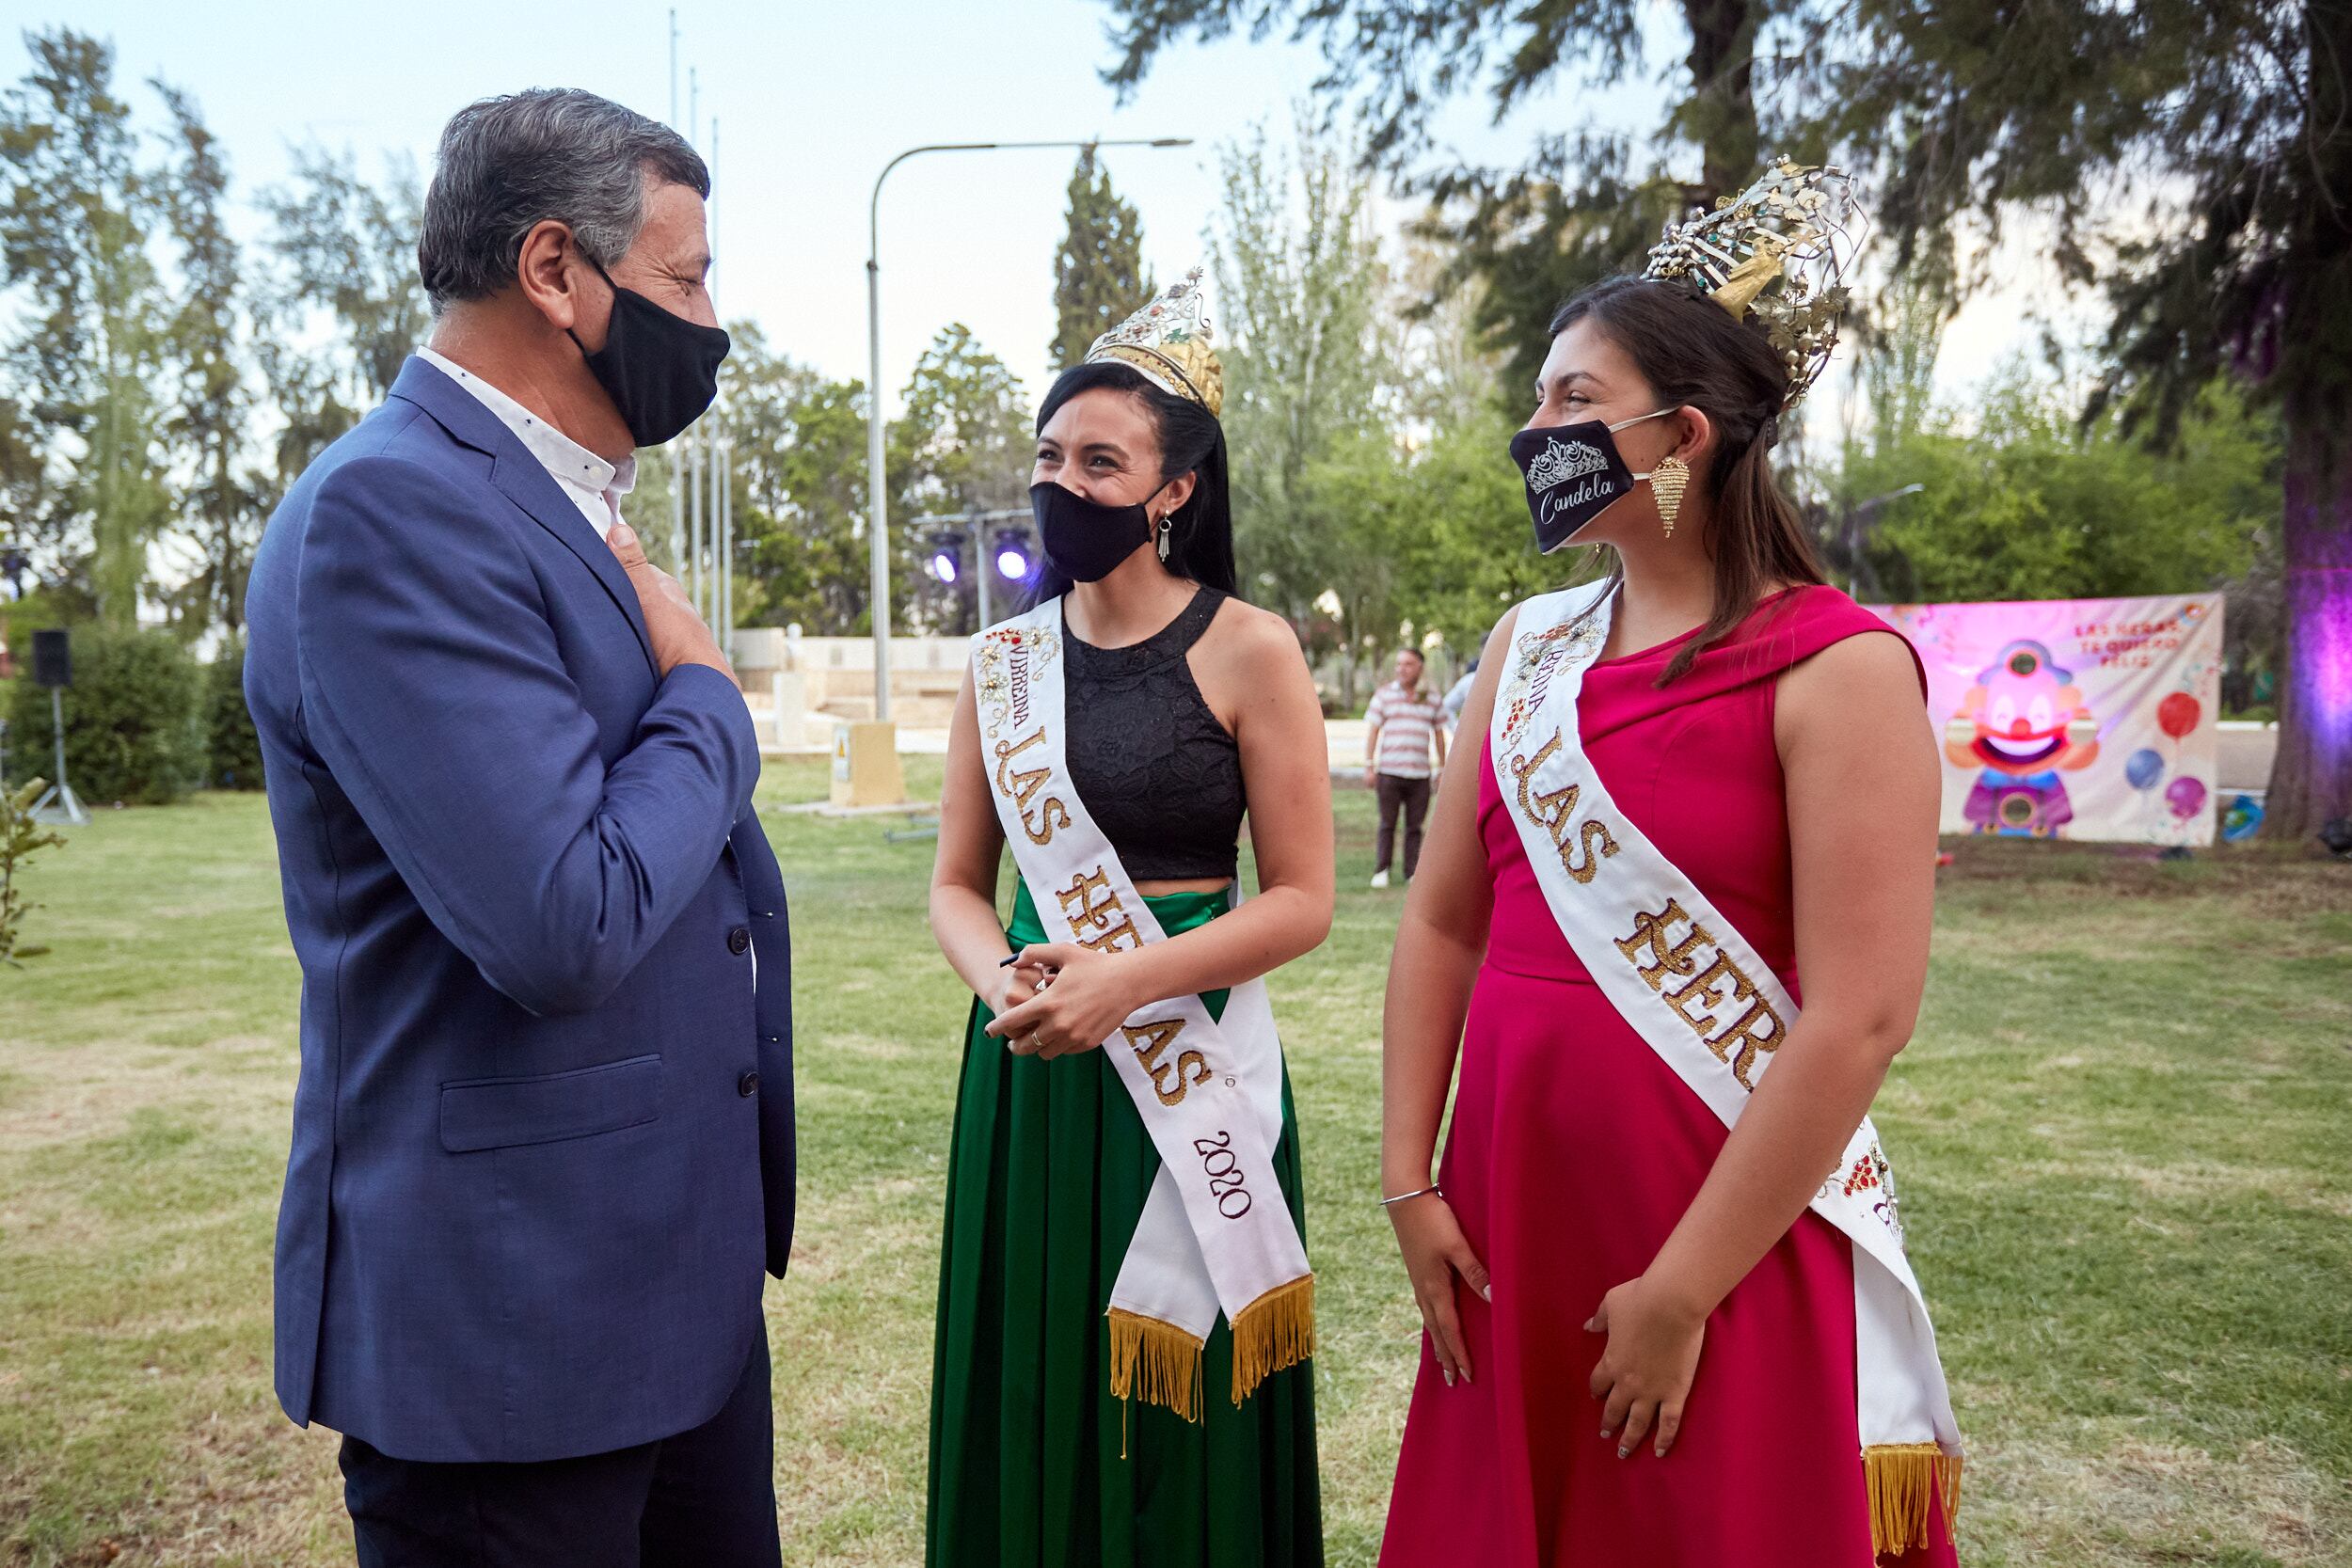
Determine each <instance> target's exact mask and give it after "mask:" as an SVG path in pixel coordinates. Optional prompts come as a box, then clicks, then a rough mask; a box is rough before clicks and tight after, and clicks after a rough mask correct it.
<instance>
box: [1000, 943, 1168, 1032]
mask: <svg viewBox="0 0 2352 1568" xmlns="http://www.w3.org/2000/svg"><path fill="white" fill-rule="evenodd" d="M1137 969H1138V966H1137V965H1136V963H1135V962H1134V961H1133V960H1132V959H1130V960H1126V961H1121V960H1120V958H1117V957H1116V956H1114V955H1111V954H1107V953H1097V952H1095V951H1094V950H1092V949H1091V948H1087V947H1080V946H1079V945H1078V944H1077V943H1075V942H1031V943H1030V944H1029V945H1028V946H1026V947H1024V948H1023V949H1021V951H1020V952H1018V953H1016V954H1014V955H1013V957H1012V962H1010V963H1009V964H1008V965H1007V966H1006V967H1005V970H1004V975H1005V978H1004V980H1003V982H1002V984H1001V985H1000V987H999V990H998V994H997V995H996V997H995V998H993V1011H994V1013H995V1014H996V1016H995V1017H994V1018H993V1019H991V1020H990V1021H989V1024H988V1032H989V1033H990V1034H992V1035H993V1036H995V1037H997V1038H998V1039H1001V1040H1003V1041H1005V1042H1006V1044H1007V1046H1008V1047H1009V1049H1010V1050H1011V1051H1012V1053H1013V1054H1014V1055H1016V1056H1043V1057H1049V1058H1050V1057H1054V1056H1065V1055H1068V1054H1069V1053H1072V1052H1073V1051H1091V1050H1093V1049H1094V1048H1095V1047H1096V1046H1098V1045H1101V1044H1102V1043H1103V1041H1104V1039H1106V1038H1108V1037H1109V1036H1110V1032H1111V1031H1112V1030H1114V1029H1116V1028H1118V1027H1119V1025H1120V1023H1121V1022H1123V1021H1124V1020H1125V1019H1126V1017H1127V1015H1128V1014H1130V1013H1132V1012H1134V1011H1135V1010H1136V1008H1137V1007H1140V1006H1143V1005H1144V1004H1145V1003H1147V1002H1150V1001H1152V1000H1153V998H1152V997H1149V996H1145V995H1142V994H1140V993H1139V991H1138V989H1137V987H1136V978H1135V977H1136V972H1137Z"/></svg>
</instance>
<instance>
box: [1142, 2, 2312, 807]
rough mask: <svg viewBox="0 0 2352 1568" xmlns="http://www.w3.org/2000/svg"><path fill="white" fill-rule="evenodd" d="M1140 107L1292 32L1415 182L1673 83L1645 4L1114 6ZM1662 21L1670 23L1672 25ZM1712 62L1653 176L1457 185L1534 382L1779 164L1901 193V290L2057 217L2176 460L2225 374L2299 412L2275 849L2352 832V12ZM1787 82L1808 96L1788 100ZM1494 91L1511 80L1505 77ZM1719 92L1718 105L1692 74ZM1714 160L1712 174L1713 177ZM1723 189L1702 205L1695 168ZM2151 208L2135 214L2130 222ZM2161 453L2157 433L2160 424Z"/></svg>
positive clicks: (1616, 171)
mask: <svg viewBox="0 0 2352 1568" xmlns="http://www.w3.org/2000/svg"><path fill="white" fill-rule="evenodd" d="M1110 4H1111V7H1112V10H1113V12H1114V15H1115V16H1116V17H1117V18H1118V19H1119V22H1118V25H1117V27H1116V30H1115V31H1116V40H1117V43H1118V46H1119V50H1120V58H1119V60H1118V62H1117V63H1116V64H1115V65H1114V66H1113V67H1112V68H1111V69H1110V70H1109V71H1107V72H1106V75H1107V76H1108V79H1109V80H1110V81H1112V82H1113V83H1114V84H1116V85H1118V86H1119V87H1121V88H1127V87H1133V86H1134V84H1135V83H1136V82H1137V81H1138V80H1140V78H1141V76H1142V75H1143V73H1144V72H1145V71H1147V70H1148V69H1149V67H1150V65H1151V62H1152V59H1153V58H1154V57H1155V55H1157V54H1158V52H1159V51H1160V50H1161V49H1163V48H1165V47H1167V46H1168V44H1169V43H1171V42H1172V41H1174V40H1178V39H1181V38H1184V37H1187V36H1192V37H1200V38H1215V37H1217V36H1220V35H1222V34H1224V33H1227V32H1230V31H1232V29H1234V28H1235V27H1236V26H1246V27H1248V28H1250V29H1252V30H1253V31H1255V32H1258V33H1263V32H1265V31H1267V30H1269V29H1271V28H1272V27H1274V26H1275V25H1277V24H1279V23H1280V22H1282V21H1284V20H1286V19H1287V20H1289V21H1291V22H1292V24H1293V26H1294V31H1295V32H1296V33H1298V34H1301V35H1304V34H1310V33H1311V34H1314V35H1317V36H1319V37H1320V38H1321V40H1322V41H1323V45H1324V51H1325V57H1326V59H1327V61H1328V62H1329V67H1330V69H1329V71H1327V75H1326V77H1325V80H1324V82H1323V84H1322V86H1323V87H1325V88H1326V89H1327V90H1328V91H1333V92H1351V91H1353V92H1359V93H1360V94H1361V95H1362V96H1363V97H1364V98H1365V100H1366V102H1367V103H1368V105H1369V107H1370V109H1371V111H1372V113H1373V116H1374V121H1375V130H1374V134H1373V138H1372V151H1373V153H1374V154H1375V156H1376V157H1380V158H1385V159H1387V160H1389V161H1390V162H1391V165H1392V166H1396V167H1399V168H1402V167H1403V166H1406V163H1408V162H1409V161H1410V159H1411V158H1412V157H1413V156H1415V155H1417V154H1418V153H1419V152H1421V151H1422V150H1424V149H1425V148H1426V145H1427V128H1428V124H1429V118H1430V116H1431V114H1432V113H1433V112H1434V110H1435V109H1436V108H1437V107H1438V105H1439V104H1441V103H1444V102H1446V101H1447V100H1448V99H1450V98H1451V97H1453V96H1454V95H1455V94H1456V93H1459V92H1464V91H1470V90H1475V89H1476V88H1477V87H1479V86H1481V85H1484V86H1485V87H1486V90H1487V92H1488V94H1489V96H1490V98H1491V101H1492V103H1493V104H1494V107H1495V109H1496V111H1497V113H1498V114H1501V113H1503V112H1506V111H1508V110H1509V109H1510V108H1511V107H1512V106H1513V105H1514V104H1515V103H1518V102H1520V101H1521V100H1522V99H1523V98H1524V97H1525V96H1526V95H1527V94H1529V93H1530V92H1531V91H1532V90H1533V89H1535V88H1537V87H1541V86H1544V85H1546V84H1548V83H1549V82H1551V81H1553V80H1554V79H1555V78H1556V77H1558V76H1559V75H1561V74H1563V73H1566V72H1569V71H1574V72H1577V73H1579V74H1581V76H1583V77H1585V78H1587V79H1589V78H1592V77H1607V76H1621V75H1623V74H1624V73H1625V72H1627V71H1629V70H1638V69H1639V68H1640V67H1641V64H1642V54H1641V51H1642V45H1643V43H1644V41H1645V39H1644V24H1645V20H1646V18H1647V17H1648V16H1649V15H1651V14H1653V8H1651V7H1649V6H1647V5H1645V4H1643V3H1641V0H1555V3H1549V4H1544V5H1539V6H1533V7H1528V6H1520V5H1517V4H1513V3H1509V0H1440V3H1438V4H1435V5H1430V4H1419V3H1406V0H1311V3H1310V0H1110ZM1659 9H1661V10H1662V9H1663V8H1659ZM1674 9H1675V11H1676V12H1677V13H1678V16H1679V20H1680V22H1681V24H1682V30H1683V33H1684V35H1685V36H1686V38H1687V41H1688V49H1687V52H1686V54H1685V56H1684V62H1683V64H1684V71H1683V72H1678V73H1677V77H1676V79H1675V85H1674V88H1673V90H1672V91H1671V92H1670V93H1669V95H1668V98H1667V102H1666V104H1665V107H1664V112H1663V113H1662V114H1661V119H1660V121H1659V123H1658V125H1657V126H1656V127H1654V128H1652V129H1651V130H1650V131H1649V132H1648V133H1646V135H1645V141H1646V149H1644V148H1643V147H1641V146H1639V145H1638V144H1637V143H1636V142H1635V141H1634V139H1633V138H1632V137H1630V136H1623V135H1597V134H1596V135H1581V136H1574V137H1571V136H1566V135H1551V136H1546V137H1543V138H1541V139H1539V140H1538V142H1537V143H1536V145H1535V147H1534V151H1533V153H1532V155H1531V157H1530V158H1529V159H1528V161H1527V162H1526V164H1525V165H1524V166H1522V167H1520V168H1518V169H1516V170H1506V171H1502V172H1501V173H1489V172H1487V171H1482V170H1477V169H1469V168H1451V169H1448V168H1439V169H1438V170H1437V171H1436V172H1434V173H1431V174H1428V175H1426V176H1424V178H1423V183H1424V184H1425V185H1426V187H1427V188H1428V189H1429V190H1430V191H1431V192H1432V193H1433V194H1434V195H1436V196H1438V198H1441V199H1443V200H1445V201H1448V202H1450V203H1453V204H1454V210H1455V211H1456V212H1457V213H1458V214H1460V216H1459V218H1458V229H1457V231H1458V232H1459V233H1460V234H1461V235H1462V236H1463V237H1464V239H1465V240H1466V242H1467V244H1466V247H1465V251H1464V255H1463V260H1462V268H1463V269H1464V270H1465V271H1466V272H1469V273H1472V274H1475V275H1477V276H1479V277H1483V278H1485V279H1486V282H1487V283H1488V285H1489V286H1490V289H1491V291H1492V293H1491V295H1490V300H1491V305H1492V309H1491V311H1490V314H1489V317H1488V320H1489V323H1490V325H1492V326H1493V327H1494V328H1495V329H1496V330H1498V331H1499V332H1502V333H1504V334H1506V335H1507V336H1508V339H1509V341H1510V342H1511V344H1512V347H1513V349H1514V352H1515V354H1516V356H1517V357H1518V360H1519V361H1520V362H1521V368H1526V367H1527V366H1528V365H1529V364H1531V363H1532V360H1533V358H1534V356H1535V355H1537V354H1538V353H1540V341H1541V333H1540V318H1541V314H1542V312H1543V311H1544V310H1545V309H1549V305H1550V303H1551V302H1552V301H1553V300H1555V299H1557V298H1558V297H1559V296H1560V295H1562V294H1563V293H1567V292H1568V291H1570V290H1572V289H1573V288H1575V287H1576V286H1578V285H1580V284H1581V283H1583V282H1585V281H1587V280H1588V279H1589V278H1591V277H1595V276H1597V275H1599V274H1601V273H1606V272H1613V271H1623V270H1627V269H1629V267H1630V266H1631V265H1632V264H1633V263H1634V261H1636V260H1637V259H1638V257H1639V255H1640V253H1641V251H1642V249H1643V248H1644V247H1645V246H1646V245H1647V244H1648V243H1649V240H1650V237H1651V236H1653V235H1654V234H1655V233H1656V231H1657V228H1658V220H1659V219H1660V218H1661V217H1663V216H1667V215H1670V214H1672V213H1674V212H1675V211H1676V210H1677V209H1679V208H1683V207H1686V206H1689V205H1692V204H1705V203H1708V202H1711V200H1712V199H1713V198H1717V197H1720V196H1723V195H1726V194H1729V193H1730V192H1731V191H1732V190H1733V189H1734V188H1736V187H1737V186H1738V185H1739V184H1740V183H1741V182H1745V181H1746V180H1747V179H1748V178H1749V177H1750V174H1751V172H1752V171H1753V169H1754V168H1755V166H1756V165H1757V164H1758V162H1759V161H1760V157H1759V154H1760V152H1761V150H1763V149H1765V148H1766V147H1771V148H1773V149H1775V150H1787V151H1788V152H1790V153H1792V154H1794V155H1797V156H1799V157H1807V158H1816V157H1820V156H1821V155H1824V154H1835V155H1836V156H1838V157H1839V158H1841V159H1842V160H1843V161H1845V162H1847V163H1849V164H1850V165H1851V166H1855V167H1856V168H1857V169H1859V170H1860V171H1862V172H1863V173H1864V174H1865V175H1866V176H1871V177H1874V178H1873V179H1872V183H1874V184H1875V185H1876V187H1877V193H1876V205H1877V207H1878V209H1879V215H1880V218H1881V220H1882V222H1883V224H1884V225H1885V227H1886V229H1887V230H1888V231H1889V232H1891V234H1892V235H1893V237H1894V239H1895V240H1896V242H1897V250H1898V254H1899V259H1901V260H1903V261H1910V260H1911V259H1913V258H1914V257H1924V258H1926V259H1928V260H1929V261H1931V262H1932V263H1933V264H1935V265H1938V266H1940V267H1942V268H1944V269H1946V272H1947V276H1949V277H1951V279H1952V285H1953V287H1954V288H1955V289H1956V290H1965V289H1966V288H1967V287H1969V286H1971V285H1972V284H1974V283H1976V282H1979V281H1981V280H1982V275H1983V269H1984V266H1985V263H1984V262H1983V261H1978V262H1976V263H1975V264H1974V266H1973V267H1969V268H1965V269H1963V267H1962V266H1961V265H1960V261H1961V260H1962V259H1963V258H1964V257H1966V256H1969V255H1971V254H1974V255H1977V256H1979V257H1982V256H1989V255H1991V254H1992V252H1991V248H1990V247H1989V246H1985V245H1975V246H1970V245H1963V244H1962V243H1961V240H1962V239H1963V237H1970V236H1973V235H1977V234H1990V235H1994V236H1997V234H1998V232H1999V229H2000V225H2001V224H2002V222H2003V220H2004V219H2005V218H2007V217H2010V216H2011V215H2014V214H2017V213H2019V212H2021V211H2025V212H2031V213H2033V214H2036V215H2037V216H2038V217H2040V218H2042V220H2044V221H2046V222H2048V224H2049V225H2050V227H2051V230H2052V234H2053V238H2052V241H2051V244H2050V245H2049V247H2048V253H2049V254H2050V255H2051V257H2052V258H2053V259H2054V260H2055V261H2057V262H2058V265H2059V266H2060V267H2061V268H2062V269H2064V271H2065V272H2066V274H2067V275H2068V276H2069V277H2071V278H2073V279H2074V280H2075V281H2077V282H2082V283H2094V282H2095V283H2099V284H2102V285H2104V287H2105V290H2106V298H2107V302H2108V305H2109V307H2110V310H2111V316H2110V321H2111V331H2110V333H2109V335H2108V339H2107V352H2108V354H2109V356H2110V357H2111V360H2112V374H2111V376H2110V378H2109V380H2108V384H2107V386H2106V388H2105V389H2104V396H2103V397H2102V398H2100V399H2097V400H2094V407H2093V409H2092V411H2091V412H2092V414H2093V415H2094V416H2095V415H2096V414H2097V413H2098V412H2099V405H2101V404H2105V403H2106V402H2109V401H2113V402H2120V403H2122V404H2123V405H2124V406H2125V407H2126V408H2127V410H2128V411H2129V412H2130V414H2131V415H2132V416H2134V417H2135V418H2136V419H2137V420H2145V421H2146V424H2145V428H2146V429H2147V430H2148V431H2149V432H2150V433H2151V434H2152V435H2153V436H2154V437H2155V438H2156V440H2157V441H2158V442H2159V443H2163V442H2165V441H2167V440H2169V438H2170V436H2172V435H2173V434H2174V433H2175V432H2176V431H2177V429H2178V427H2179V421H2180V420H2182V419H2183V417H2184V416H2185V412H2186V411H2187V409H2188V408H2189V407H2190V406H2191V405H2192V404H2194V402H2195V400H2196V399H2197V398H2198V397H2200V396H2201V395H2202V392H2203V389H2204V388H2205V387H2206V385H2207V384H2208V383H2209V382H2210V381H2211V380H2212V379H2213V377H2214V376H2215V375H2216V374H2217V373H2219V372H2235V373H2238V374H2240V375H2242V376H2246V377H2248V378H2249V379H2250V380H2252V381H2253V383H2254V384H2255V385H2256V386H2258V387H2259V388H2260V391H2261V395H2262V396H2263V397H2264V398H2265V400H2267V401H2269V402H2271V403H2273V404H2275V405H2276V406H2277V407H2278V409H2279V410H2280V417H2281V420H2282V421H2283V427H2284V432H2285V444H2286V465H2285V478H2284V483H2283V487H2282V496H2283V504H2282V507H2281V518H2280V542H2281V550H2280V556H2281V570H2282V574H2283V598H2284V602H2285V617H2284V626H2285V641H2286V651H2285V658H2284V664H2285V668H2286V671H2287V674H2288V678H2287V681H2286V683H2285V687H2284V690H2283V695H2282V702H2281V705H2280V747H2279V755H2278V761H2277V764H2276V766H2275V769H2274V772H2273V775H2272V778H2271V787H2270V798H2269V801H2268V822H2269V824H2270V826H2271V829H2272V831H2274V832H2278V833H2280V834H2281V835H2283V836H2287V837H2300V836H2302V835H2303V834H2304V833H2306V832H2310V831H2311V830H2312V829H2314V828H2316V827H2317V826H2318V825H2319V824H2320V823H2321V822H2323V821H2324V820H2327V819H2328V818H2331V817H2335V816H2345V815H2352V674H2347V673H2346V672H2347V671H2352V587H2347V584H2352V303H2347V302H2352V136H2347V135H2344V129H2343V127H2344V124H2345V123H2346V122H2347V119H2352V8H2348V7H2346V6H2344V5H2343V4H2341V3H2340V0H2142V3H2140V4H2136V5H2128V6H2123V5H2096V6H2094V5H2049V4H2042V3H2038V0H1950V3H1947V4H1939V5H1934V6H1924V5H1920V4H1918V3H1917V0H1679V4H1678V5H1677V7H1676V8H1674ZM1759 58H1762V59H1768V60H1771V61H1772V62H1773V63H1774V64H1775V65H1779V64H1782V63H1786V64H1787V65H1788V66H1789V67H1790V69H1787V70H1775V71H1757V69H1756V66H1757V62H1758V60H1759ZM1490 67H1491V69H1489V68H1490ZM1685 73H1687V75H1686V74H1685ZM1693 155H1695V156H1694V157H1693ZM1692 162H1695V164H1696V166H1697V171H1698V175H1697V178H1696V179H1695V180H1683V181H1677V180H1676V179H1674V178H1672V177H1671V171H1672V170H1673V169H1676V168H1682V169H1688V168H1689V167H1690V166H1691V164H1692ZM2125 190H2129V191H2131V192H2134V193H2145V194H2135V195H2134V196H2133V197H2131V198H2128V199H2127V198H2121V197H2120V196H2119V194H2118V193H2120V192H2122V191H2125ZM2134 428H2136V429H2137V428H2141V427H2140V426H2138V425H2135V427H2134Z"/></svg>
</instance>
